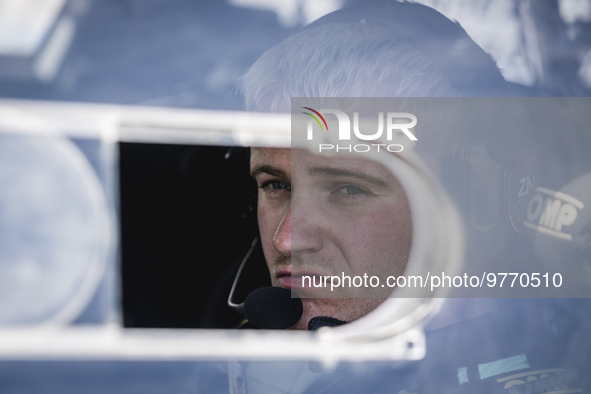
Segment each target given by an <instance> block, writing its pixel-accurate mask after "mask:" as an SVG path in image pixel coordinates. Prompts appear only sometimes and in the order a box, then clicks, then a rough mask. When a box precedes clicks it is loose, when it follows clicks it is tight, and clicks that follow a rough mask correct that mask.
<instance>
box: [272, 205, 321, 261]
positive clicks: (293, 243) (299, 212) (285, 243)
mask: <svg viewBox="0 0 591 394" xmlns="http://www.w3.org/2000/svg"><path fill="white" fill-rule="evenodd" d="M298 197H299V198H296V199H293V200H292V201H291V203H290V205H289V208H288V210H287V211H286V213H285V216H284V217H283V219H282V221H281V223H280V224H279V226H278V227H277V231H276V232H275V236H274V237H273V246H274V247H275V249H276V250H277V251H279V252H280V253H281V254H283V255H286V256H291V255H297V254H299V253H306V252H307V253H310V252H315V251H318V250H320V249H321V248H322V242H323V237H322V234H323V231H322V228H323V226H322V221H323V218H322V217H323V215H322V213H321V212H319V210H318V209H315V207H314V206H311V203H312V201H311V199H310V198H309V196H301V195H300V196H298ZM294 207H295V209H293V208H294Z"/></svg>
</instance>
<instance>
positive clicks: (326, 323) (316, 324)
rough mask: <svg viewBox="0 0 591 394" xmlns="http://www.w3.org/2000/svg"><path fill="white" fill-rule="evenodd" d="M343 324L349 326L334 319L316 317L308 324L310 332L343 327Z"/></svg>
mask: <svg viewBox="0 0 591 394" xmlns="http://www.w3.org/2000/svg"><path fill="white" fill-rule="evenodd" d="M343 324H347V322H346V321H342V320H339V319H335V318H334V317H328V316H316V317H313V318H312V319H310V321H309V322H308V330H309V331H316V330H318V329H319V328H321V327H338V326H342V325H343Z"/></svg>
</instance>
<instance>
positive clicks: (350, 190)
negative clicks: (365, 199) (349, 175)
mask: <svg viewBox="0 0 591 394" xmlns="http://www.w3.org/2000/svg"><path fill="white" fill-rule="evenodd" d="M341 190H342V191H343V192H344V193H346V194H349V195H351V196H355V195H359V194H367V192H366V191H365V190H363V189H362V188H360V187H359V186H352V185H350V186H344V187H342V188H341Z"/></svg>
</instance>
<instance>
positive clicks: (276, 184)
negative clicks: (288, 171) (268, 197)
mask: <svg viewBox="0 0 591 394" xmlns="http://www.w3.org/2000/svg"><path fill="white" fill-rule="evenodd" d="M260 187H261V189H263V190H266V191H269V192H275V191H281V190H291V188H290V187H289V186H288V185H286V184H285V183H283V182H281V181H269V182H265V183H263V184H262V185H261V186H260Z"/></svg>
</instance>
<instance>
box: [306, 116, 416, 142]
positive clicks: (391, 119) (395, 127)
mask: <svg viewBox="0 0 591 394" xmlns="http://www.w3.org/2000/svg"><path fill="white" fill-rule="evenodd" d="M302 108H304V109H307V110H309V111H311V112H313V113H314V114H316V115H317V116H318V117H319V118H320V120H322V123H324V126H325V127H326V130H327V131H328V124H327V122H326V120H325V118H324V116H323V115H327V114H328V115H334V116H335V117H336V119H337V122H338V139H339V141H343V142H344V141H350V140H351V130H352V131H353V134H354V135H355V137H356V138H357V139H359V140H362V141H376V140H378V139H381V138H382V135H383V134H384V130H385V131H386V140H387V141H392V140H393V139H394V135H395V134H394V133H395V132H397V133H398V132H401V133H403V134H404V135H405V136H406V137H407V138H408V139H409V140H411V141H417V137H415V135H414V134H413V133H412V132H411V129H412V128H413V127H415V126H416V124H417V117H416V116H414V115H413V114H411V113H407V112H387V113H386V115H385V116H384V113H383V112H379V113H378V126H377V131H375V132H373V130H372V132H369V131H368V130H364V131H362V130H361V129H360V126H359V123H360V121H359V113H358V112H353V122H351V119H350V118H349V115H347V114H346V113H345V112H343V111H341V110H338V109H321V110H320V111H316V110H315V109H312V108H310V107H302ZM303 114H305V115H308V116H309V117H310V119H308V128H307V138H308V140H313V139H314V128H315V127H314V122H312V120H315V121H316V124H318V126H319V127H320V130H323V127H322V123H321V122H320V120H319V119H318V117H316V116H314V115H313V114H311V113H309V112H303ZM351 123H353V127H351ZM384 123H385V125H386V126H385V127H384ZM380 148H383V149H386V150H388V151H389V152H401V151H402V150H403V149H404V147H403V146H402V145H400V144H355V145H351V144H349V145H342V144H337V145H334V144H319V145H318V149H319V152H322V151H323V150H336V151H337V152H338V151H340V150H346V151H349V152H352V151H355V152H368V151H370V150H373V149H375V150H377V151H378V152H379V151H380Z"/></svg>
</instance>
